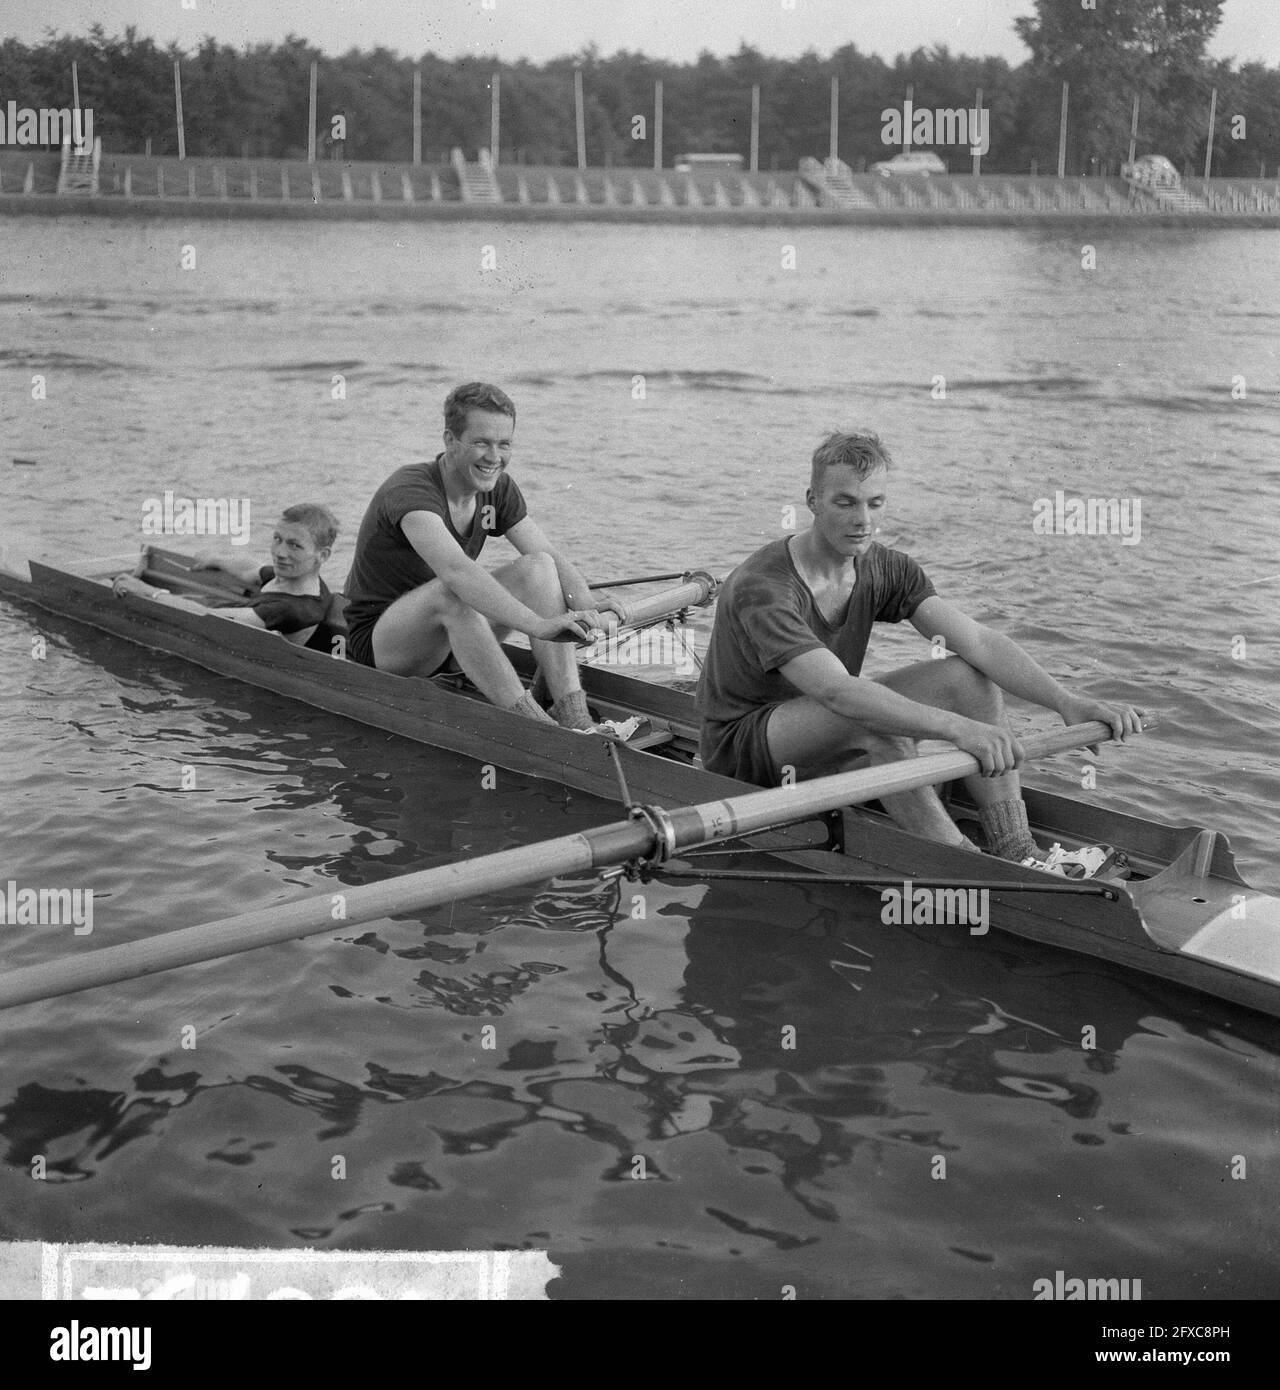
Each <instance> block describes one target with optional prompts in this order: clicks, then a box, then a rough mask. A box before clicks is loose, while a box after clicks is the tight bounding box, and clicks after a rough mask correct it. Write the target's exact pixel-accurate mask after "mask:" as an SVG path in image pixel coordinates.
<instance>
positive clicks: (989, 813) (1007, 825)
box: [978, 796, 1037, 863]
mask: <svg viewBox="0 0 1280 1390" xmlns="http://www.w3.org/2000/svg"><path fill="white" fill-rule="evenodd" d="M978 819H979V820H980V821H981V822H982V828H983V830H984V831H986V835H987V841H988V843H989V844H990V846H991V853H992V854H994V855H995V856H996V858H997V859H1011V860H1013V861H1014V862H1015V863H1020V862H1021V861H1022V860H1023V859H1025V858H1026V857H1027V855H1029V854H1035V853H1037V846H1036V842H1035V840H1034V839H1032V837H1031V829H1030V827H1029V826H1028V825H1027V807H1026V804H1025V802H1024V801H1023V800H1022V798H1021V797H1020V796H1018V797H1011V798H1010V799H1009V800H1008V801H993V802H992V803H991V805H990V806H982V807H980V808H979V810H978Z"/></svg>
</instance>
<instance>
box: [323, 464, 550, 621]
mask: <svg viewBox="0 0 1280 1390" xmlns="http://www.w3.org/2000/svg"><path fill="white" fill-rule="evenodd" d="M442 458H443V455H437V456H436V458H435V459H434V460H433V461H432V462H430V463H411V464H408V465H407V466H406V467H404V468H398V469H396V471H395V472H394V473H393V474H392V475H391V476H390V477H389V478H388V479H387V480H386V482H385V483H383V484H382V486H381V487H380V488H379V489H378V490H377V492H375V493H374V494H373V500H372V501H371V502H370V503H369V506H368V509H367V510H366V512H365V514H364V520H363V521H362V522H361V523H360V533H359V535H358V536H357V537H356V554H355V559H354V560H353V561H352V562H351V573H350V575H349V576H348V577H347V625H348V627H349V628H350V629H351V631H352V632H353V633H355V632H358V631H360V630H362V629H365V628H369V627H372V626H373V624H374V623H376V622H377V620H378V618H379V617H380V616H381V614H382V611H383V610H384V609H385V608H387V607H389V606H390V605H391V604H392V603H394V602H395V601H396V599H398V598H399V597H400V595H401V594H407V593H408V592H409V591H410V590H411V589H416V588H418V587H419V585H422V584H426V583H428V582H429V581H430V580H432V579H434V578H435V571H434V570H432V568H431V566H430V565H428V564H427V562H426V561H425V560H424V559H423V558H422V556H421V555H419V554H418V552H417V551H416V550H415V549H414V548H413V546H411V545H410V544H409V540H408V537H406V535H405V534H404V531H403V530H401V527H400V523H401V522H402V521H403V520H404V518H405V517H406V516H407V515H408V514H409V513H410V512H431V513H433V514H434V515H436V516H438V517H440V518H442V519H443V521H444V524H445V525H446V526H447V527H448V528H449V534H450V535H451V536H453V538H454V540H456V541H457V542H458V544H459V545H460V546H461V547H462V549H463V551H464V553H465V554H466V555H467V557H468V558H469V559H472V560H474V559H476V558H477V556H479V554H480V552H481V550H483V549H484V543H485V540H486V538H487V537H488V536H490V535H494V536H502V535H505V534H506V532H507V531H509V530H510V529H511V528H512V527H513V526H515V525H517V524H518V523H519V522H521V521H523V520H524V518H525V516H526V515H527V514H528V509H527V508H526V507H525V502H524V496H523V495H522V494H521V492H520V489H519V487H517V486H516V483H515V482H514V480H513V479H512V478H510V477H509V476H508V475H507V474H506V473H503V474H502V475H501V477H499V479H498V481H497V484H496V486H495V487H494V489H493V491H492V492H482V493H479V494H478V495H477V497H476V510H475V515H474V516H473V517H472V518H471V525H470V526H469V527H468V528H467V531H466V533H465V534H462V533H460V532H459V531H458V530H457V528H456V527H455V526H454V524H453V518H452V517H451V516H450V515H449V500H448V498H447V497H446V496H445V490H444V479H443V477H442V476H441V472H440V468H441V462H440V461H441V459H442Z"/></svg>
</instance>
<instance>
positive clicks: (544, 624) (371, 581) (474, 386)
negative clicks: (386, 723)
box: [347, 381, 626, 730]
mask: <svg viewBox="0 0 1280 1390" xmlns="http://www.w3.org/2000/svg"><path fill="white" fill-rule="evenodd" d="M444 422H445V430H444V451H443V452H442V453H440V454H437V455H436V457H435V458H434V459H433V460H432V461H431V462H429V463H412V464H409V465H407V466H406V467H404V468H400V469H397V471H396V472H395V473H393V474H392V475H391V476H390V477H389V478H388V479H387V480H386V482H384V483H383V484H382V486H381V487H380V488H379V489H378V490H377V492H376V493H374V496H373V500H372V501H371V502H370V503H369V507H368V510H367V511H366V512H365V516H364V520H363V521H362V522H361V524H360V534H359V536H358V537H357V539H356V553H355V559H354V560H353V561H352V565H351V574H350V576H349V578H348V580H347V598H348V605H347V622H348V625H349V627H350V638H349V643H348V652H349V654H350V656H351V658H352V659H353V660H355V661H359V662H362V663H363V664H364V665H366V666H374V667H377V669H378V670H380V671H391V672H394V673H396V674H397V675H402V676H430V675H434V674H435V673H436V672H437V671H439V670H440V668H441V667H442V666H444V664H445V663H446V662H447V661H448V659H449V657H450V655H452V656H453V657H454V658H455V659H456V660H457V662H458V664H459V665H460V666H461V667H462V670H463V672H464V673H465V674H466V675H467V676H468V677H470V679H471V680H472V682H473V683H474V684H475V685H476V687H477V688H478V689H479V690H480V692H481V693H482V694H483V695H484V696H485V697H486V698H487V699H488V700H490V701H491V702H492V703H493V704H495V705H497V706H499V708H501V709H505V710H512V711H515V712H516V713H519V714H523V715H525V716H527V717H528V718H530V719H538V720H544V721H545V720H547V719H548V716H547V714H546V713H545V712H544V710H543V709H542V706H541V705H539V704H538V702H537V701H536V700H535V699H534V698H533V696H532V695H530V694H529V693H528V692H527V691H526V690H525V688H524V686H523V685H522V684H521V681H520V677H519V676H518V675H517V674H516V671H515V668H514V667H513V666H512V664H511V662H510V661H509V660H508V659H507V656H506V654H505V653H504V652H503V650H502V646H501V639H502V637H503V636H505V635H506V633H507V632H510V631H515V632H523V633H525V634H526V635H527V636H528V637H529V638H530V642H531V645H532V648H533V654H534V657H535V659H536V660H537V662H538V665H539V666H540V668H541V669H542V672H543V675H544V676H545V677H546V681H547V687H548V689H549V690H550V692H551V697H552V700H553V704H552V706H551V716H550V718H551V719H552V720H554V722H556V723H558V724H561V725H562V726H564V727H565V728H570V729H581V730H593V729H596V728H597V726H596V725H595V724H594V723H593V722H592V719H591V716H590V714H589V713H588V711H587V702H586V696H585V695H584V694H583V692H582V685H581V683H580V681H579V677H578V664H577V661H576V659H575V656H574V651H573V647H572V646H571V645H566V642H569V643H571V642H572V641H574V640H575V639H576V640H580V641H586V640H587V639H589V638H590V636H591V634H592V633H593V632H607V631H611V630H613V629H614V628H615V627H616V623H617V617H622V618H624V619H625V617H626V609H625V607H624V605H623V604H621V603H620V602H618V601H617V600H615V599H612V598H604V599H603V600H601V601H597V600H596V599H595V598H593V597H592V593H591V590H590V588H589V587H588V585H587V582H586V580H584V579H583V577H582V575H581V574H579V573H578V571H577V569H575V568H574V566H573V565H572V564H571V563H570V562H569V560H568V559H567V558H566V557H565V555H564V554H563V553H562V552H561V551H559V550H557V549H556V548H555V547H554V546H553V545H552V544H551V542H550V541H549V540H548V539H547V537H546V536H545V535H544V534H543V531H542V528H541V527H540V526H539V525H538V523H537V522H536V521H534V519H533V518H532V517H531V516H530V515H529V514H528V508H527V507H526V506H525V500H524V497H523V495H522V494H521V491H520V488H519V487H518V486H517V485H516V482H515V480H514V479H513V478H512V477H511V476H510V474H509V473H508V472H507V467H508V464H509V463H510V460H511V450H512V436H513V434H514V433H515V423H516V408H515V406H514V405H513V404H512V402H511V398H510V397H509V396H508V395H507V394H506V393H505V392H503V391H500V390H499V389H498V388H497V387H496V386H490V385H488V384H486V383H484V382H478V381H473V382H469V383H468V384H467V385H465V386H459V387H457V388H456V389H455V390H453V391H452V392H451V393H450V394H449V397H448V399H447V400H446V401H445V403H444ZM490 535H494V536H505V537H506V538H507V540H508V541H510V543H511V544H512V546H514V547H515V549H516V550H517V551H518V552H519V557H518V558H517V559H515V560H513V561H511V562H510V563H509V564H506V565H503V566H502V567H501V568H500V569H495V570H494V571H493V572H492V573H491V572H490V571H489V570H487V569H485V568H483V567H482V566H481V565H479V564H477V563H476V561H477V557H478V556H479V554H480V551H481V549H482V548H483V546H484V543H485V541H486V539H487V538H488V537H489V536H490ZM611 615H616V616H611Z"/></svg>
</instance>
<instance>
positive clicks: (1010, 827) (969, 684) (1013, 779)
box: [880, 656, 1036, 860]
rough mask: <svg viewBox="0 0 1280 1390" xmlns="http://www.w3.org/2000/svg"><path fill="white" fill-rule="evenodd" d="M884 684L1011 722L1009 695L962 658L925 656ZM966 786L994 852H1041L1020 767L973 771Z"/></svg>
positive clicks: (987, 719) (940, 705) (1010, 855)
mask: <svg viewBox="0 0 1280 1390" xmlns="http://www.w3.org/2000/svg"><path fill="white" fill-rule="evenodd" d="M880 683H881V684H882V685H886V686H888V687H889V688H890V689H891V690H895V691H897V692H898V694H899V695H905V696H907V698H908V699H912V700H918V701H919V702H920V703H921V704H922V705H932V706H933V707H934V708H935V709H947V710H952V711H953V712H954V713H956V714H962V715H964V716H965V718H966V719H976V720H978V721H979V722H980V723H983V724H995V725H999V726H1001V727H1005V726H1007V723H1008V720H1007V718H1006V716H1005V709H1004V694H1003V692H1002V691H1001V689H1000V687H999V686H998V685H996V684H995V682H994V681H992V680H991V679H990V678H989V677H987V676H985V675H984V674H983V673H982V672H981V671H979V670H977V669H976V668H975V667H973V666H970V665H969V663H968V662H967V661H964V660H962V659H961V658H960V657H955V656H952V657H947V658H946V659H945V660H941V661H922V662H918V663H917V664H916V665H914V666H907V667H904V668H903V669H901V670H899V671H894V672H892V673H891V674H889V675H887V676H884V677H882V678H881V682H880ZM964 785H965V788H966V790H967V791H968V793H969V795H970V796H971V797H972V798H973V800H974V804H975V805H976V806H977V808H978V816H979V819H980V820H981V822H982V827H983V830H984V831H985V832H986V835H987V839H988V840H989V841H990V844H991V850H992V853H994V854H996V855H998V856H999V857H1000V858H1002V859H1017V860H1021V859H1023V858H1025V857H1026V856H1027V855H1029V854H1032V853H1034V852H1035V849H1036V843H1035V840H1034V838H1033V837H1032V835H1031V831H1030V828H1029V827H1028V825H1027V811H1026V804H1025V803H1024V802H1023V799H1022V779H1021V778H1020V777H1019V776H1018V773H1017V772H1016V771H1011V772H1003V773H1001V774H1000V775H999V776H997V777H983V776H982V775H981V774H980V773H973V774H971V775H970V776H968V777H966V778H964Z"/></svg>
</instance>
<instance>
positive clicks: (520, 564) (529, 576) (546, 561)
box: [509, 550, 556, 583]
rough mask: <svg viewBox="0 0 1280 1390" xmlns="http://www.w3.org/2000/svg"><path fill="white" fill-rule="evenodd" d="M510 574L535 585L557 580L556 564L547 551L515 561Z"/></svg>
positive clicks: (523, 556) (536, 552) (522, 556)
mask: <svg viewBox="0 0 1280 1390" xmlns="http://www.w3.org/2000/svg"><path fill="white" fill-rule="evenodd" d="M509 572H510V573H512V574H517V575H519V576H520V577H521V578H522V579H525V580H528V581H531V582H533V583H547V582H548V581H550V580H554V579H555V578H556V562H555V560H554V559H553V558H552V557H551V556H550V555H548V554H546V552H545V551H541V550H539V551H535V552H534V553H533V554H532V555H521V556H520V557H519V559H516V560H513V561H512V563H511V566H510V571H509Z"/></svg>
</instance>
